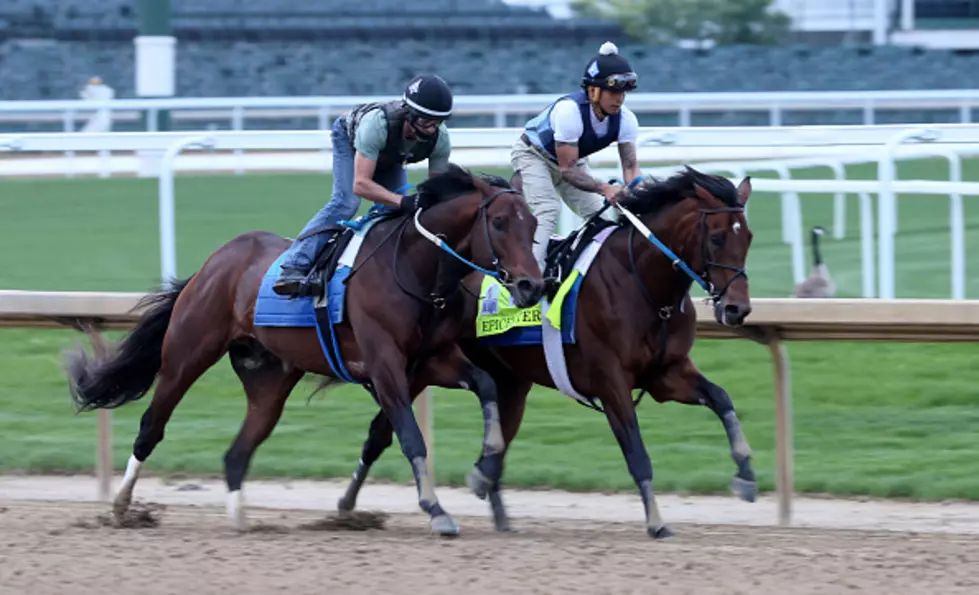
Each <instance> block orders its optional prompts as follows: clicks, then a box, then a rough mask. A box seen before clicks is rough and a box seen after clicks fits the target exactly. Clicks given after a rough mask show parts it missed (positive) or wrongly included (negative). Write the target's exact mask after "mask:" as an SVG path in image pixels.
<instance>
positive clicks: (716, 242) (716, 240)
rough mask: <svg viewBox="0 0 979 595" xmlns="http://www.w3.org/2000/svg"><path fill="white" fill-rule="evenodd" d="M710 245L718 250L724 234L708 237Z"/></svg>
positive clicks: (722, 242) (721, 244)
mask: <svg viewBox="0 0 979 595" xmlns="http://www.w3.org/2000/svg"><path fill="white" fill-rule="evenodd" d="M710 243H711V244H714V246H715V247H717V248H720V247H721V246H723V245H724V234H722V233H715V234H714V235H712V236H710Z"/></svg>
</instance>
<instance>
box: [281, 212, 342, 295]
mask: <svg viewBox="0 0 979 595" xmlns="http://www.w3.org/2000/svg"><path fill="white" fill-rule="evenodd" d="M335 235H336V230H334V229H326V230H317V231H315V232H314V233H313V234H310V235H309V236H306V237H302V236H300V239H298V240H297V241H296V242H295V243H294V244H293V245H292V247H291V248H290V254H289V256H288V257H287V258H286V259H285V260H284V261H283V262H282V270H281V272H279V276H278V277H277V278H276V280H275V282H274V283H273V284H272V291H274V292H275V293H277V294H279V295H281V296H292V297H305V296H317V295H319V294H320V293H321V292H322V290H323V287H322V283H321V282H320V281H319V279H310V278H309V272H310V271H311V270H312V269H313V267H314V266H315V264H316V258H317V257H318V256H319V254H320V252H321V251H322V250H323V248H325V247H326V246H327V245H328V244H329V243H330V242H331V241H333V240H334V239H335V238H334V236H335Z"/></svg>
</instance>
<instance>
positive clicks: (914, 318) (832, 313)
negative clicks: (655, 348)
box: [0, 290, 979, 525]
mask: <svg viewBox="0 0 979 595" xmlns="http://www.w3.org/2000/svg"><path fill="white" fill-rule="evenodd" d="M142 295H143V294H139V293H96V292H29V291H9V290H8V291H4V290H0V328H2V327H30V328H58V327H61V326H63V325H74V326H77V327H79V328H85V327H88V328H129V327H131V326H132V324H133V323H134V322H135V321H136V320H137V318H138V315H139V312H138V311H134V308H135V306H136V304H137V302H138V300H139V299H140V298H141V297H142ZM695 303H696V307H697V318H698V321H697V336H698V337H699V338H715V339H733V338H738V337H742V338H748V339H751V340H753V341H755V342H757V343H760V344H763V345H765V346H766V347H767V348H768V349H769V350H770V352H771V354H772V363H773V376H774V381H773V388H774V406H773V411H774V414H775V419H776V439H775V443H776V449H775V450H776V459H775V460H776V463H775V478H776V480H775V485H776V492H777V497H778V517H777V522H778V523H779V524H781V525H789V524H791V521H792V496H793V492H794V489H793V483H794V479H793V476H794V472H793V460H794V454H793V423H792V388H791V366H790V364H789V358H788V350H787V348H786V345H785V343H784V341H903V342H918V343H944V342H977V341H979V300H959V301H952V300H878V299H873V300H867V299H850V300H846V299H834V300H797V299H756V300H752V305H753V311H752V314H751V316H750V317H749V319H748V321H747V325H746V326H745V327H744V328H742V329H739V330H738V331H737V332H734V331H732V330H731V329H730V328H727V327H722V326H720V325H718V324H717V323H716V322H715V321H714V317H713V314H712V313H711V310H710V308H709V307H708V306H707V305H706V304H704V303H703V302H702V301H700V300H697V301H696V302H695ZM432 401H433V400H432V398H431V396H430V394H426V395H425V397H424V398H421V399H419V401H418V405H417V406H418V411H417V414H418V416H419V418H420V425H421V427H422V432H423V434H424V436H425V440H426V443H428V445H429V459H428V465H429V468H430V470H434V460H435V453H434V450H433V448H432V445H433V444H434V440H435V428H434V425H433V421H432V419H433V418H432V413H433V410H434V404H433V402H432ZM568 406H569V407H570V406H571V405H568ZM98 419H99V423H98V439H97V447H96V476H97V485H98V494H99V497H100V498H101V499H103V500H107V499H108V498H109V497H110V493H111V489H112V485H111V484H112V475H113V470H114V466H113V457H112V434H111V430H112V424H111V413H110V412H108V411H100V412H99V415H98ZM364 423H367V420H365V422H364Z"/></svg>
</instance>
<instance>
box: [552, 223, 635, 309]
mask: <svg viewBox="0 0 979 595" xmlns="http://www.w3.org/2000/svg"><path fill="white" fill-rule="evenodd" d="M614 225H617V224H616V223H614V222H612V221H608V220H607V219H602V218H600V217H598V216H597V215H596V216H594V217H592V218H590V219H588V220H587V221H585V223H584V224H582V226H581V227H579V228H578V229H577V230H576V231H575V232H573V233H571V234H569V235H567V236H565V237H552V238H551V239H550V240H549V241H548V242H547V256H546V257H545V259H544V270H543V271H542V272H543V274H544V278H545V279H553V281H552V282H550V283H548V284H547V289H546V293H547V298H548V299H549V300H552V299H554V293H556V292H557V289H558V288H559V287H560V286H561V283H563V282H564V280H565V279H567V278H568V275H570V274H571V270H572V269H573V268H574V265H575V263H576V262H577V261H578V257H579V256H580V255H581V253H582V252H583V251H584V249H585V248H586V247H588V244H589V242H590V241H591V239H592V238H594V237H595V236H596V235H597V234H598V233H599V232H601V231H602V230H603V229H605V228H606V227H609V226H614Z"/></svg>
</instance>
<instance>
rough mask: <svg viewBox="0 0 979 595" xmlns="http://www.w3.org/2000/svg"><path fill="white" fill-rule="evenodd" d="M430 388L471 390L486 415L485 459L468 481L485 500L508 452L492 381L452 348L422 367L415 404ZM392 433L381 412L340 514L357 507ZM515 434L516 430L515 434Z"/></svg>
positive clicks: (413, 385)
mask: <svg viewBox="0 0 979 595" xmlns="http://www.w3.org/2000/svg"><path fill="white" fill-rule="evenodd" d="M428 386H441V387H444V388H464V389H469V390H472V391H473V392H474V393H476V396H477V397H478V398H479V403H480V409H481V411H482V414H483V448H482V456H481V457H480V459H479V462H478V463H477V465H476V468H475V469H474V470H473V472H471V473H470V474H469V476H468V477H467V482H468V483H469V485H470V488H472V489H473V491H474V492H476V493H477V495H478V496H479V497H480V498H485V497H486V495H487V493H488V492H490V491H491V490H492V488H493V486H498V485H499V481H500V475H501V474H502V468H503V452H504V450H505V442H504V436H503V431H502V428H501V423H500V412H499V406H498V404H497V394H496V383H495V382H494V381H493V377H492V376H490V375H489V374H487V373H486V372H484V371H483V370H481V369H480V368H478V367H476V366H475V365H473V364H472V362H470V361H469V360H468V359H467V358H466V357H465V356H464V355H463V354H462V351H461V350H460V349H459V348H458V347H455V346H453V347H451V348H449V349H448V350H447V351H444V352H440V353H437V354H433V355H432V356H431V357H429V358H427V359H426V360H425V361H424V362H422V363H421V364H420V365H419V368H418V370H417V372H416V375H415V378H414V379H413V381H412V383H411V394H412V400H414V398H415V397H417V395H418V393H420V392H421V391H422V390H423V389H424V388H425V387H428ZM518 423H519V422H518ZM393 431H394V427H393V426H392V424H391V421H390V420H389V418H388V417H387V415H386V414H385V412H384V410H383V409H382V410H381V411H378V413H377V415H375V416H374V419H373V421H372V422H371V425H370V430H369V432H368V434H367V440H365V441H364V446H363V449H362V451H361V457H360V461H359V462H358V464H357V469H356V470H355V471H354V473H353V477H352V478H351V481H350V484H349V485H348V486H347V490H346V492H345V493H344V495H343V497H342V498H340V501H339V502H338V503H337V507H338V508H339V509H340V510H341V511H350V510H353V509H354V508H355V507H356V505H357V496H358V494H359V493H360V489H361V488H362V487H363V485H364V481H365V480H366V479H367V474H368V472H369V471H370V468H371V466H372V465H373V464H374V463H375V462H376V461H377V459H378V458H380V456H381V454H383V452H384V451H385V450H386V449H387V448H388V447H389V446H391V444H392V435H393ZM515 433H516V431H515V430H514V431H513V434H515ZM511 437H512V436H511Z"/></svg>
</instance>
